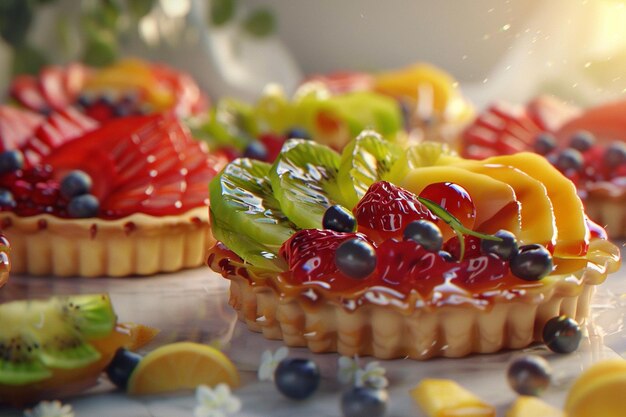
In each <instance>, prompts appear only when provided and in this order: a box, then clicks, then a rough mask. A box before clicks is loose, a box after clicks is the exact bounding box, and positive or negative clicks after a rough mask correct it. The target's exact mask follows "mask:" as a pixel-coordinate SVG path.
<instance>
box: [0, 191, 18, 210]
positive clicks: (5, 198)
mask: <svg viewBox="0 0 626 417" xmlns="http://www.w3.org/2000/svg"><path fill="white" fill-rule="evenodd" d="M0 207H5V208H14V207H15V198H13V194H11V191H9V190H7V189H6V188H0Z"/></svg>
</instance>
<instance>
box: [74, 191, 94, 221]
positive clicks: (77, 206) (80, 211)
mask: <svg viewBox="0 0 626 417" xmlns="http://www.w3.org/2000/svg"><path fill="white" fill-rule="evenodd" d="M98 211H100V202H99V201H98V199H97V198H96V197H95V196H93V195H91V194H82V195H79V196H76V197H74V198H72V199H71V200H70V202H69V203H68V204H67V214H69V216H70V217H74V218H86V217H95V216H96V215H97V214H98Z"/></svg>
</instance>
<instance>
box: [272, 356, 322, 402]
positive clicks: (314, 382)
mask: <svg viewBox="0 0 626 417" xmlns="http://www.w3.org/2000/svg"><path fill="white" fill-rule="evenodd" d="M274 381H275V383H276V388H278V391H280V392H281V393H282V394H283V395H284V396H286V397H288V398H291V399H294V400H303V399H305V398H307V397H310V396H311V395H312V394H313V393H314V392H315V391H316V390H317V387H318V386H319V384H320V370H319V368H318V367H317V365H316V364H315V362H313V361H312V360H310V359H298V358H288V359H284V360H282V361H281V362H280V363H279V364H278V367H276V371H275V372H274Z"/></svg>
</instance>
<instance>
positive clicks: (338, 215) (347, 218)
mask: <svg viewBox="0 0 626 417" xmlns="http://www.w3.org/2000/svg"><path fill="white" fill-rule="evenodd" d="M322 226H323V227H324V229H329V230H334V231H335V232H344V233H350V232H353V231H354V228H355V227H356V220H355V218H354V215H353V214H352V212H351V211H350V210H348V209H346V208H345V207H343V206H339V205H335V206H330V207H328V209H326V212H325V213H324V217H323V219H322Z"/></svg>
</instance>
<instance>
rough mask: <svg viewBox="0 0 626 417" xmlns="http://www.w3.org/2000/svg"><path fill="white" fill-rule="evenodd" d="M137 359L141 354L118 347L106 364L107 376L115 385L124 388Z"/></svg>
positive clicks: (137, 362) (139, 358)
mask: <svg viewBox="0 0 626 417" xmlns="http://www.w3.org/2000/svg"><path fill="white" fill-rule="evenodd" d="M139 361H141V355H139V354H137V353H135V352H131V351H130V350H128V349H124V348H119V349H118V350H117V352H115V356H113V359H112V360H111V363H109V366H107V369H106V373H107V376H108V377H109V379H110V380H111V382H112V383H114V384H115V385H116V386H117V387H119V388H121V389H123V390H126V387H127V385H128V379H129V378H130V375H131V374H132V373H133V371H134V370H135V368H136V367H137V365H138V364H139Z"/></svg>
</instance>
